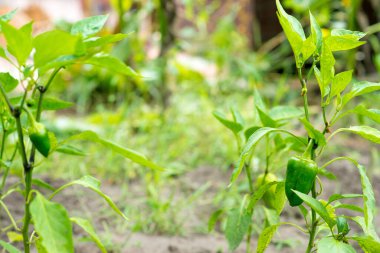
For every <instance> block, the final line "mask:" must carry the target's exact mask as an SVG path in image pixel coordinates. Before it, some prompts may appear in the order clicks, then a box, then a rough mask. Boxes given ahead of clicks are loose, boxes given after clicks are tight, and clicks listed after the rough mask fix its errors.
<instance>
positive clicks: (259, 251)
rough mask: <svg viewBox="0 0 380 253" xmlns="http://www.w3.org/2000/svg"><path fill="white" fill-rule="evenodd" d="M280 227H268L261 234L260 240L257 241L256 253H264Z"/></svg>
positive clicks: (277, 225)
mask: <svg viewBox="0 0 380 253" xmlns="http://www.w3.org/2000/svg"><path fill="white" fill-rule="evenodd" d="M279 226H280V225H279V224H276V225H273V226H269V227H266V228H265V229H264V230H263V231H262V232H261V233H260V236H259V239H258V241H257V248H256V253H264V251H265V249H266V248H267V247H268V246H269V244H270V241H271V240H272V237H273V235H274V233H275V232H276V231H277V228H278V227H279Z"/></svg>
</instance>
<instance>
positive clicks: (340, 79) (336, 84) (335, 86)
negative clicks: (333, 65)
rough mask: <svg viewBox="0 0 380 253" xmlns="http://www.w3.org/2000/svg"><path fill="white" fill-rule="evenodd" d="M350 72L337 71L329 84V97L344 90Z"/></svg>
mask: <svg viewBox="0 0 380 253" xmlns="http://www.w3.org/2000/svg"><path fill="white" fill-rule="evenodd" d="M352 72H353V71H352V70H348V71H344V72H341V73H338V74H336V75H335V76H334V79H333V81H332V85H331V93H330V98H333V97H334V96H336V95H338V94H339V93H341V92H342V91H344V89H345V88H346V87H347V85H348V84H349V83H350V82H351V79H352Z"/></svg>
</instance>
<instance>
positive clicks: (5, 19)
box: [0, 9, 17, 22]
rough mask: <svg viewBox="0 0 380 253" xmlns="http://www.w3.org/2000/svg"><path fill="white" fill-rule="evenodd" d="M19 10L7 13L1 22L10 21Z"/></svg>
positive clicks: (1, 16) (2, 16) (0, 18)
mask: <svg viewBox="0 0 380 253" xmlns="http://www.w3.org/2000/svg"><path fill="white" fill-rule="evenodd" d="M16 11H17V9H14V10H11V11H10V12H7V13H5V14H3V15H0V20H1V21H4V22H8V21H10V20H11V19H12V18H13V16H14V15H15V14H16Z"/></svg>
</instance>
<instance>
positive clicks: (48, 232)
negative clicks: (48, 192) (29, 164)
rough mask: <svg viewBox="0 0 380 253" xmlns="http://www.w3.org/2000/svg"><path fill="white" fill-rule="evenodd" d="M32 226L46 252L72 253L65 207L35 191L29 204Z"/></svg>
mask: <svg viewBox="0 0 380 253" xmlns="http://www.w3.org/2000/svg"><path fill="white" fill-rule="evenodd" d="M30 213H31V215H32V217H33V223H34V228H35V230H36V232H37V233H38V235H39V236H40V237H42V245H43V247H44V248H45V249H46V251H47V252H62V253H74V244H73V239H72V228H71V222H70V219H69V216H68V214H67V211H66V209H65V208H64V207H63V206H62V205H61V204H58V203H54V202H51V201H49V200H47V199H46V198H45V197H44V196H42V195H41V194H40V193H38V192H37V193H36V196H35V198H34V199H33V201H32V202H31V204H30Z"/></svg>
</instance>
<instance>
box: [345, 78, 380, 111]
mask: <svg viewBox="0 0 380 253" xmlns="http://www.w3.org/2000/svg"><path fill="white" fill-rule="evenodd" d="M377 90H380V83H371V82H367V81H361V82H356V83H354V84H353V86H352V89H351V91H350V92H348V93H347V94H345V95H344V96H343V97H342V106H344V105H345V104H347V102H348V101H350V100H351V99H352V98H354V97H357V96H360V95H364V94H367V93H371V92H374V91H377Z"/></svg>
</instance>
